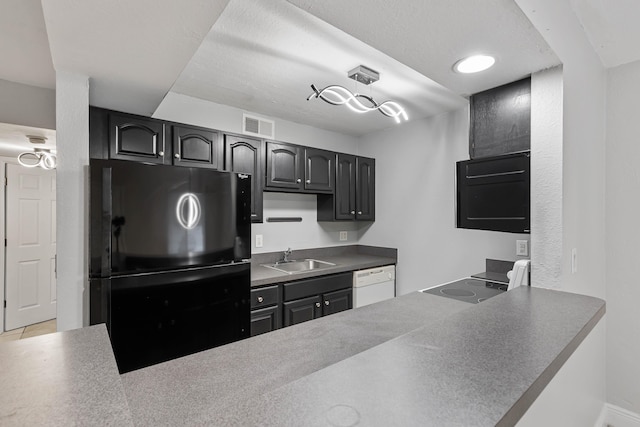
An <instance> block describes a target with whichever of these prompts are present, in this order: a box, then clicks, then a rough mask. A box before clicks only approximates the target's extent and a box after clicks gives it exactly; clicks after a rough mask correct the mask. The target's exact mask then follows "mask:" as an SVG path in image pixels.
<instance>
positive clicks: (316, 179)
mask: <svg viewBox="0 0 640 427" xmlns="http://www.w3.org/2000/svg"><path fill="white" fill-rule="evenodd" d="M335 167H336V153H334V152H331V151H326V150H319V149H317V148H305V149H304V178H305V181H304V189H305V190H309V191H313V192H327V193H331V192H333V188H334V182H335Z"/></svg>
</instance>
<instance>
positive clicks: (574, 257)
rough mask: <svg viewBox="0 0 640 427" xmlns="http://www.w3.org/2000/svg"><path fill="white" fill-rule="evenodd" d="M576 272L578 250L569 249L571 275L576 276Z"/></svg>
mask: <svg viewBox="0 0 640 427" xmlns="http://www.w3.org/2000/svg"><path fill="white" fill-rule="evenodd" d="M577 272H578V249H577V248H573V249H571V273H573V274H576V273H577Z"/></svg>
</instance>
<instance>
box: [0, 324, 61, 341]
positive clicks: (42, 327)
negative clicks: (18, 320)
mask: <svg viewBox="0 0 640 427" xmlns="http://www.w3.org/2000/svg"><path fill="white" fill-rule="evenodd" d="M55 331H56V319H51V320H47V321H46V322H42V323H36V324H35V325H29V326H25V327H24V328H18V329H12V330H11V331H7V332H4V333H1V334H0V343H3V342H6V341H15V340H20V339H23V338H29V337H36V336H38V335H44V334H50V333H52V332H55Z"/></svg>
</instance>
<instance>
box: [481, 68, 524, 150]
mask: <svg viewBox="0 0 640 427" xmlns="http://www.w3.org/2000/svg"><path fill="white" fill-rule="evenodd" d="M469 106H470V112H471V113H470V126H469V156H470V158H472V159H478V158H483V157H491V156H499V155H503V154H509V153H517V152H522V151H527V150H530V148H531V78H530V77H528V78H526V79H522V80H518V81H516V82H512V83H509V84H506V85H503V86H499V87H496V88H493V89H489V90H486V91H484V92H479V93H476V94H474V95H472V96H471V97H470V98H469Z"/></svg>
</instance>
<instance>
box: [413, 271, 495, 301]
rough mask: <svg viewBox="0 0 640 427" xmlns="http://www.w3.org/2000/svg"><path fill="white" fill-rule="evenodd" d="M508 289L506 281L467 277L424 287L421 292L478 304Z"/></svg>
mask: <svg viewBox="0 0 640 427" xmlns="http://www.w3.org/2000/svg"><path fill="white" fill-rule="evenodd" d="M506 291H507V284H506V283H499V282H492V281H489V280H482V279H474V278H471V277H469V278H466V279H461V280H456V281H455V282H451V283H445V284H444V285H440V286H436V287H434V288H429V289H423V290H422V291H420V292H424V293H426V294H433V295H440V296H441V297H447V298H453V299H456V300H458V301H465V302H470V303H473V304H477V303H479V302H482V301H484V300H486V299H487V298H491V297H494V296H496V295H500V294H501V293H503V292H506Z"/></svg>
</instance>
